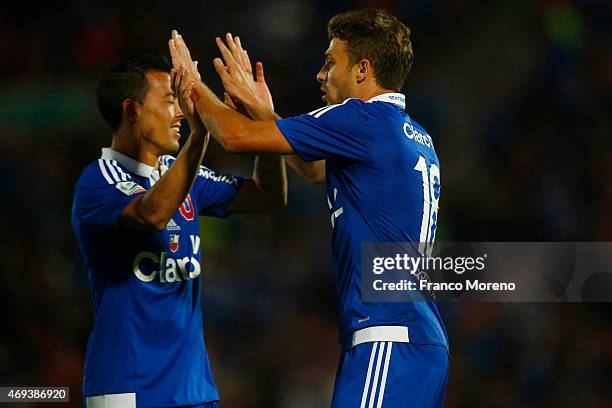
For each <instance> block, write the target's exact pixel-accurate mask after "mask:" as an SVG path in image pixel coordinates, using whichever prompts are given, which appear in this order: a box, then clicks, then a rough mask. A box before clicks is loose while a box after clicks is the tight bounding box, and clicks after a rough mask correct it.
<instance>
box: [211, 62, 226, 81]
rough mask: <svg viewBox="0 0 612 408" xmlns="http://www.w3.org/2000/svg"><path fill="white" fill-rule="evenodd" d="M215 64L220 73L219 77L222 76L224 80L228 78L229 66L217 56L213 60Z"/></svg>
mask: <svg viewBox="0 0 612 408" xmlns="http://www.w3.org/2000/svg"><path fill="white" fill-rule="evenodd" d="M213 66H214V67H215V71H217V74H219V77H220V78H221V81H222V82H223V80H224V79H225V78H226V76H227V75H229V74H228V72H227V71H228V67H226V66H225V65H224V64H223V61H222V60H221V58H215V59H214V60H213Z"/></svg>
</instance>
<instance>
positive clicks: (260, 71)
mask: <svg viewBox="0 0 612 408" xmlns="http://www.w3.org/2000/svg"><path fill="white" fill-rule="evenodd" d="M255 71H256V73H255V75H256V77H257V79H256V81H257V82H263V83H264V84H265V83H266V77H265V75H264V67H263V64H262V62H261V61H257V63H255Z"/></svg>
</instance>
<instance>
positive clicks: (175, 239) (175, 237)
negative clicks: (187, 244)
mask: <svg viewBox="0 0 612 408" xmlns="http://www.w3.org/2000/svg"><path fill="white" fill-rule="evenodd" d="M178 249H179V234H171V235H170V250H171V251H172V252H176V251H178Z"/></svg>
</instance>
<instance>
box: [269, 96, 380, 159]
mask: <svg viewBox="0 0 612 408" xmlns="http://www.w3.org/2000/svg"><path fill="white" fill-rule="evenodd" d="M363 103H364V102H362V101H360V100H358V99H355V98H352V99H347V100H346V101H344V102H343V103H341V104H338V105H330V106H326V107H323V108H320V109H317V110H314V111H312V112H310V113H307V114H304V115H299V116H294V117H291V118H287V119H278V120H276V125H277V126H278V128H279V129H280V131H281V132H282V133H283V135H284V136H285V138H286V139H287V141H288V142H289V144H290V145H291V147H292V148H293V150H294V151H295V152H296V153H297V154H298V155H299V156H300V158H301V159H302V160H304V161H314V160H321V159H332V158H348V159H354V160H361V159H363V158H364V157H366V156H367V154H368V150H369V144H370V140H369V138H368V132H367V120H366V112H365V109H364V108H363V106H362V105H363Z"/></svg>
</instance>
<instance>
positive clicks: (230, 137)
mask: <svg viewBox="0 0 612 408" xmlns="http://www.w3.org/2000/svg"><path fill="white" fill-rule="evenodd" d="M194 93H195V99H196V100H194V102H195V107H196V112H197V114H198V116H199V117H200V119H201V120H202V122H204V124H205V125H206V127H207V128H208V130H209V131H210V133H211V135H212V136H213V138H214V139H215V140H216V141H217V142H219V144H221V146H223V148H224V149H225V150H227V151H234V150H236V149H235V145H236V144H237V141H238V139H239V138H240V135H244V134H246V133H248V132H250V130H251V127H252V122H253V121H252V120H251V119H249V118H247V117H246V116H244V115H242V114H241V113H238V112H236V111H234V110H233V109H231V108H229V107H228V106H227V105H226V104H224V103H223V102H222V101H221V100H220V99H219V98H218V97H217V96H216V95H215V94H214V93H213V92H212V91H211V90H210V88H209V87H208V86H207V85H206V84H204V83H202V82H200V83H199V84H197V86H196V87H194Z"/></svg>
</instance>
